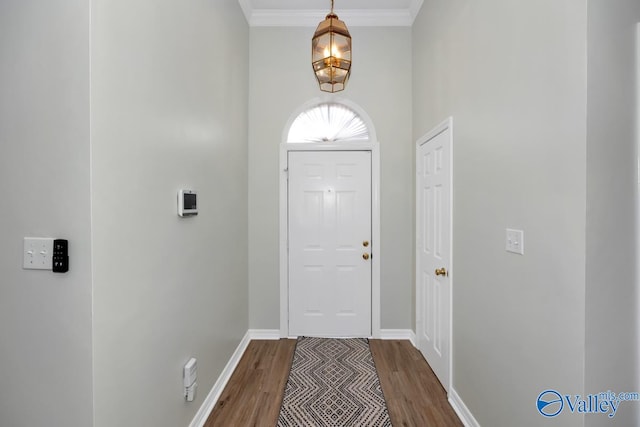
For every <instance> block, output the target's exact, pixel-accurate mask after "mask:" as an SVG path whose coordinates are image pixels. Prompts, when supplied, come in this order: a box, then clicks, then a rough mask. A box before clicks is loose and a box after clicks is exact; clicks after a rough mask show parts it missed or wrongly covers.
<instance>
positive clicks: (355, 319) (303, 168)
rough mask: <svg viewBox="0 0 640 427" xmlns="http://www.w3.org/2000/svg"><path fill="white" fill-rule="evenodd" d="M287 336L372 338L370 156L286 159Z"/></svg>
mask: <svg viewBox="0 0 640 427" xmlns="http://www.w3.org/2000/svg"><path fill="white" fill-rule="evenodd" d="M288 169H289V186H288V227H289V267H288V268H289V334H290V335H298V336H301V335H305V336H325V337H347V336H348V337H368V336H370V335H371V258H370V257H371V253H370V249H371V152H369V151H290V152H289V154H288Z"/></svg>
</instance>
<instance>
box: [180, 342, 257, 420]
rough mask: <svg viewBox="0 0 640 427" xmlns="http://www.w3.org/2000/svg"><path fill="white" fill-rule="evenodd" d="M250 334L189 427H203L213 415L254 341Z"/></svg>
mask: <svg viewBox="0 0 640 427" xmlns="http://www.w3.org/2000/svg"><path fill="white" fill-rule="evenodd" d="M249 332H250V331H247V333H246V334H245V335H244V337H243V338H242V340H241V341H240V344H238V347H237V348H236V351H234V352H233V355H231V359H229V361H228V362H227V365H226V366H225V367H224V369H223V370H222V373H221V374H220V376H219V377H218V380H217V381H216V383H215V384H214V385H213V387H212V388H211V391H210V392H209V394H208V395H207V398H206V399H205V400H204V402H203V403H202V406H200V409H198V412H197V413H196V416H195V417H194V418H193V420H192V421H191V424H189V427H202V426H203V425H204V423H205V422H206V421H207V418H209V414H211V411H212V410H213V407H214V406H215V404H216V402H217V401H218V399H219V398H220V395H221V394H222V390H224V388H225V386H226V385H227V383H228V382H229V378H231V374H233V371H234V370H235V369H236V366H238V363H239V362H240V359H241V358H242V355H243V354H244V352H245V350H246V349H247V346H248V345H249V341H251V339H252V338H251V337H250V334H249Z"/></svg>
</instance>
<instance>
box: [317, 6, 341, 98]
mask: <svg viewBox="0 0 640 427" xmlns="http://www.w3.org/2000/svg"><path fill="white" fill-rule="evenodd" d="M311 61H312V65H313V71H314V72H315V73H316V78H317V79H318V84H319V85H320V90H322V91H324V92H339V91H341V90H344V87H345V85H346V84H347V81H348V80H349V75H350V74H351V35H350V34H349V30H348V29H347V26H346V25H345V23H344V22H343V21H341V20H339V19H338V15H336V14H335V13H333V0H331V12H329V14H328V15H327V17H326V18H325V19H324V21H322V22H320V24H318V28H316V32H315V34H314V35H313V39H312V42H311Z"/></svg>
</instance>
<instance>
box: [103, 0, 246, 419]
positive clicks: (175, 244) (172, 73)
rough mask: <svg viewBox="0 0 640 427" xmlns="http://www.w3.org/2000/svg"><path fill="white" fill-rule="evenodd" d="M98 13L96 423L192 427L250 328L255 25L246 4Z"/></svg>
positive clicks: (135, 6)
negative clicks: (180, 195)
mask: <svg viewBox="0 0 640 427" xmlns="http://www.w3.org/2000/svg"><path fill="white" fill-rule="evenodd" d="M91 14H92V28H91V37H92V55H91V70H92V85H91V139H92V157H91V167H92V208H93V211H92V219H93V254H94V257H93V266H94V304H93V310H94V327H93V336H94V381H95V384H94V389H95V402H96V403H95V424H94V425H95V427H112V426H167V427H175V426H185V425H188V424H189V422H190V421H191V420H192V419H193V416H194V415H195V412H196V410H197V409H198V408H199V407H200V405H201V404H202V402H203V400H204V398H205V397H206V395H207V393H208V391H209V390H210V389H211V387H212V385H213V383H214V381H215V380H216V379H217V378H218V376H219V374H220V373H221V371H222V369H223V368H224V366H225V364H226V363H227V361H228V360H229V358H230V356H231V355H232V353H233V351H234V350H235V348H236V347H237V345H238V343H239V342H240V340H241V338H242V337H243V335H244V334H245V332H246V331H247V328H248V318H249V315H248V295H247V292H248V284H247V269H248V268H247V261H246V260H247V126H248V125H247V110H248V109H247V100H248V93H247V90H248V51H249V47H248V41H249V38H248V36H249V31H248V26H247V23H246V21H245V19H244V17H243V15H242V12H241V10H240V7H239V5H238V3H237V1H236V0H224V1H189V2H175V1H171V0H146V1H145V0H135V1H130V0H127V1H112V0H94V1H92V11H91ZM180 188H194V189H196V190H198V196H199V209H200V214H199V215H198V216H197V217H195V218H188V219H181V218H179V217H178V216H177V214H176V193H177V191H178V189H180ZM191 356H194V357H196V358H197V359H198V384H199V389H198V395H197V398H196V400H195V401H194V402H193V403H186V402H185V401H184V398H183V396H182V392H183V387H182V367H183V365H184V363H185V362H186V361H187V360H188V359H189V357H191Z"/></svg>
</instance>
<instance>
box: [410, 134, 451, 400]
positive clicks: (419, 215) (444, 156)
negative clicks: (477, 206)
mask: <svg viewBox="0 0 640 427" xmlns="http://www.w3.org/2000/svg"><path fill="white" fill-rule="evenodd" d="M442 126H443V125H441V127H442ZM416 160H417V163H416V172H417V180H416V192H417V194H416V198H417V200H416V210H417V212H416V222H417V224H416V228H417V231H416V232H417V236H416V282H417V289H416V300H417V305H418V306H417V308H416V314H417V316H416V317H417V319H416V329H417V331H416V332H417V335H418V348H419V349H420V351H421V352H422V354H423V355H424V357H425V359H426V360H427V362H428V363H429V365H430V366H431V368H432V369H433V372H435V374H436V376H437V377H438V379H439V380H440V383H442V386H443V387H444V388H445V390H447V391H449V378H450V375H449V372H450V358H449V352H450V348H451V342H450V340H451V321H450V319H451V278H450V275H449V268H450V265H451V217H450V215H451V163H450V162H451V127H450V125H449V124H447V125H445V126H444V129H438V128H437V129H435V130H434V131H433V132H432V133H431V135H427V136H425V137H424V138H423V139H422V140H421V141H419V143H418V148H417V158H416Z"/></svg>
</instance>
